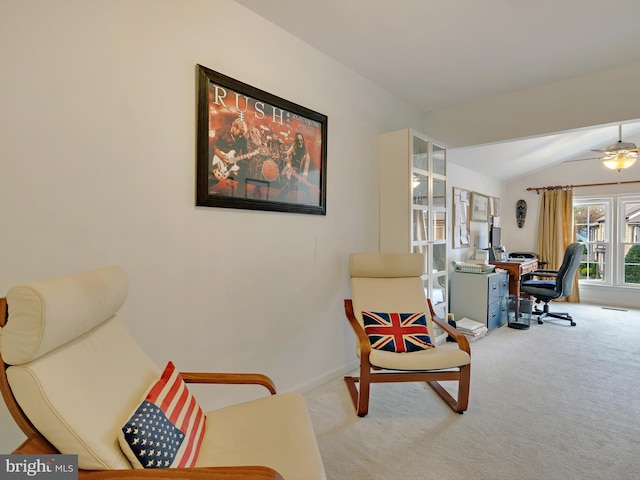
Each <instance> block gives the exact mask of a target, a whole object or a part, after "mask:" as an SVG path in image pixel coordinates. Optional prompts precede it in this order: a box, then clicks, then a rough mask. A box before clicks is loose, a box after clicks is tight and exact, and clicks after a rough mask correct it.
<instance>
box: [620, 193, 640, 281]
mask: <svg viewBox="0 0 640 480" xmlns="http://www.w3.org/2000/svg"><path fill="white" fill-rule="evenodd" d="M633 203H637V204H640V195H621V196H619V197H618V198H617V202H616V208H617V210H618V212H617V221H618V228H617V230H616V232H617V236H618V239H619V241H618V252H617V258H616V264H617V265H618V266H619V269H618V270H619V271H618V277H617V284H618V285H621V286H624V287H631V288H640V284H637V283H626V280H625V257H626V254H625V250H626V248H625V247H626V246H627V245H640V238H638V240H637V241H635V242H634V241H629V242H628V241H627V240H626V235H625V234H626V231H625V230H626V225H627V222H626V211H627V210H626V208H627V207H626V206H627V205H628V204H633Z"/></svg>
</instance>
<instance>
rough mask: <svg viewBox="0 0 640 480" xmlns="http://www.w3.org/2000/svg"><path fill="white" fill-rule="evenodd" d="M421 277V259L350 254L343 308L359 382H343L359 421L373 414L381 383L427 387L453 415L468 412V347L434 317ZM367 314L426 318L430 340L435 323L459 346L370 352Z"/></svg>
mask: <svg viewBox="0 0 640 480" xmlns="http://www.w3.org/2000/svg"><path fill="white" fill-rule="evenodd" d="M423 272H424V257H423V255H422V254H420V253H352V254H351V256H350V264H349V273H350V276H351V299H346V300H345V302H344V304H345V313H346V315H347V319H348V320H349V324H350V325H351V327H352V329H353V331H354V333H355V335H356V351H357V354H358V356H359V357H360V376H359V377H352V376H346V377H345V378H344V379H345V382H346V384H347V387H348V389H349V392H350V394H351V399H352V400H353V404H354V406H355V408H356V413H357V414H358V416H360V417H364V416H365V415H367V413H368V411H369V391H370V384H371V383H378V382H417V381H424V382H427V384H428V385H429V386H431V388H433V389H434V390H435V392H436V393H437V394H438V395H439V396H440V397H442V399H443V400H444V401H445V402H446V403H447V405H449V407H450V408H451V409H452V410H453V411H455V412H458V413H463V412H464V411H465V410H466V409H467V405H468V401H469V382H470V376H471V350H470V348H469V342H468V340H467V338H466V337H465V336H464V335H463V334H461V333H460V332H458V331H457V330H455V329H454V328H453V327H451V326H450V325H449V324H448V323H447V322H446V321H444V320H443V319H440V318H438V317H437V316H436V315H435V313H434V311H433V308H432V306H431V302H430V301H429V300H428V299H427V298H426V296H425V291H424V286H423V284H422V278H421V275H422V274H423ZM363 312H382V313H392V312H394V313H421V312H424V313H425V314H426V315H425V316H426V325H427V329H428V332H430V334H431V336H432V338H433V332H434V330H433V323H435V324H437V325H438V326H439V327H440V328H442V329H443V330H445V331H446V332H447V333H448V334H449V335H451V336H452V337H454V338H455V340H456V343H453V344H445V345H438V346H436V347H435V348H428V349H424V350H419V351H413V352H403V353H396V352H391V351H386V350H381V349H376V348H372V346H371V342H370V340H369V336H368V335H367V333H366V332H365V326H364V320H363ZM441 381H451V382H456V383H457V399H455V398H454V397H453V396H452V395H451V394H450V393H449V391H448V390H447V389H445V388H444V387H443V386H442V384H441V383H439V382H441ZM357 383H359V384H360V388H359V389H358V387H357V386H356V384H357Z"/></svg>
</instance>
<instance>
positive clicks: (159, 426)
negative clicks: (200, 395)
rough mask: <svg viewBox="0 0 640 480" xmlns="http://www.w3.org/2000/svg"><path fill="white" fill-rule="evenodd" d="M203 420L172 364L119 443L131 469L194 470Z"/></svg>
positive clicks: (129, 421)
mask: <svg viewBox="0 0 640 480" xmlns="http://www.w3.org/2000/svg"><path fill="white" fill-rule="evenodd" d="M204 428H205V416H204V413H202V409H201V408H200V405H198V403H197V402H196V399H195V398H194V396H193V395H191V392H189V390H188V389H187V385H186V383H184V380H183V379H182V376H181V375H180V373H179V372H178V371H177V370H176V367H175V365H174V364H173V362H169V363H168V364H167V366H166V368H165V369H164V372H162V375H161V376H160V378H159V379H158V380H157V381H155V382H153V384H152V385H151V387H150V388H149V390H148V391H147V393H146V395H145V398H144V399H143V400H142V402H141V403H140V405H138V407H137V408H136V410H135V411H134V412H133V414H132V415H131V417H130V418H129V420H127V421H126V422H125V424H124V425H123V426H122V429H121V432H120V435H119V437H118V440H119V442H120V448H122V451H123V452H124V453H125V455H126V456H127V458H128V459H129V461H130V462H131V464H132V465H133V467H134V468H170V467H194V466H195V464H196V460H197V459H198V453H199V452H200V445H201V444H202V438H203V436H204Z"/></svg>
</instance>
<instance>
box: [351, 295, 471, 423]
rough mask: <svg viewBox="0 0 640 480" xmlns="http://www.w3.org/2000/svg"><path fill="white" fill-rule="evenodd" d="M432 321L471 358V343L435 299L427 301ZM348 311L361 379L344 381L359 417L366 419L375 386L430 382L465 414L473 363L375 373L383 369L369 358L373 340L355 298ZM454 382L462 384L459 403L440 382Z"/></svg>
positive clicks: (458, 410) (449, 403)
mask: <svg viewBox="0 0 640 480" xmlns="http://www.w3.org/2000/svg"><path fill="white" fill-rule="evenodd" d="M427 302H428V305H429V312H430V314H431V319H432V321H433V322H434V323H436V324H437V325H438V326H439V327H440V328H442V329H443V330H444V331H445V332H447V333H448V334H449V335H451V336H452V337H453V338H455V340H456V342H457V343H458V347H459V348H460V349H461V350H464V351H465V352H467V353H468V354H469V355H471V348H470V347H469V341H468V340H467V337H465V336H464V334H462V333H460V332H459V331H458V330H456V329H455V328H453V327H452V326H451V325H449V324H448V323H447V322H446V321H444V320H443V319H441V318H440V317H438V316H437V315H436V313H435V311H434V309H433V305H432V304H431V300H429V299H427ZM344 308H345V313H346V316H347V319H348V320H349V325H351V328H352V329H353V331H354V332H355V334H356V336H357V338H358V344H359V347H360V376H359V377H351V376H345V377H344V381H345V382H346V384H347V388H348V389H349V393H350V394H351V400H352V401H353V405H354V407H355V409H356V413H357V414H358V416H359V417H364V416H365V415H367V413H368V411H369V392H370V387H371V384H372V383H384V382H426V383H427V384H428V385H429V386H430V387H431V388H432V389H433V390H434V391H435V392H436V393H437V394H438V395H439V396H440V397H441V398H442V399H443V400H444V401H445V402H446V404H447V405H449V407H450V408H451V409H452V410H453V411H454V412H457V413H460V414H462V413H463V412H464V411H465V410H466V409H467V406H468V404H469V385H470V380H471V364H467V365H463V366H461V367H458V368H454V369H447V370H427V371H422V370H420V371H401V372H382V373H374V371H376V370H383V369H382V368H379V367H376V366H375V365H371V363H370V361H369V356H370V354H371V344H370V342H369V337H368V336H367V334H366V333H365V331H364V328H363V327H362V325H361V324H360V322H359V321H358V319H357V318H356V316H355V313H354V311H353V302H352V301H351V299H345V301H344ZM448 380H453V381H457V382H458V399H457V400H456V399H455V398H453V397H452V396H451V394H450V393H449V392H448V391H447V390H446V389H445V388H444V387H443V386H442V385H441V384H440V383H439V382H440V381H448ZM356 383H360V389H359V390H358V388H357V387H356Z"/></svg>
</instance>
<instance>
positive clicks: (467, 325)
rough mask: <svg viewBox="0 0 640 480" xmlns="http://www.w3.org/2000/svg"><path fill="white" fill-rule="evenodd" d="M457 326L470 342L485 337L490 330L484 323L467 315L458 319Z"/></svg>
mask: <svg viewBox="0 0 640 480" xmlns="http://www.w3.org/2000/svg"><path fill="white" fill-rule="evenodd" d="M456 328H457V329H458V331H459V332H460V333H462V334H464V336H465V337H467V340H469V342H475V341H476V340H478V339H480V338H482V337H484V336H485V335H486V334H487V332H488V331H489V330H488V329H487V326H486V325H485V324H484V323H480V322H476V321H475V320H471V319H470V318H467V317H464V318H462V319H460V320H456Z"/></svg>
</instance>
